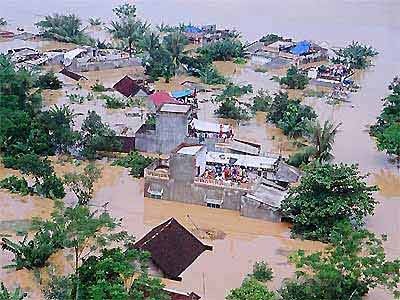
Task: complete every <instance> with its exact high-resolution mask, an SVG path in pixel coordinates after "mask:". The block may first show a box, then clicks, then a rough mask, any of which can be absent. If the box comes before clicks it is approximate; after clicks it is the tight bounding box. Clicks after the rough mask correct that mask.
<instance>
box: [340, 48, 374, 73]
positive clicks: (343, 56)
mask: <svg viewBox="0 0 400 300" xmlns="http://www.w3.org/2000/svg"><path fill="white" fill-rule="evenodd" d="M335 53H336V55H337V57H336V58H335V59H333V62H334V63H342V64H346V65H349V66H350V68H354V69H365V68H367V67H368V66H369V64H370V60H371V58H373V57H374V56H376V55H378V54H379V52H378V51H376V50H375V49H374V48H372V47H371V46H367V45H363V44H361V43H359V42H355V41H353V42H352V43H351V44H350V45H348V46H347V47H345V48H343V49H340V50H337V51H335Z"/></svg>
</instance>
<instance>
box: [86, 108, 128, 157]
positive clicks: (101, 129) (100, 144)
mask: <svg viewBox="0 0 400 300" xmlns="http://www.w3.org/2000/svg"><path fill="white" fill-rule="evenodd" d="M80 146H81V154H82V156H84V157H85V158H87V159H95V158H96V156H97V151H114V150H116V149H119V147H120V146H121V144H120V143H119V142H118V140H117V139H116V137H115V132H114V131H113V130H112V129H111V128H110V127H109V126H108V125H107V124H104V123H103V122H102V121H101V117H100V116H99V115H98V114H97V113H96V112H95V111H90V112H89V114H88V116H87V117H86V119H85V120H84V121H83V124H82V127H81V140H80Z"/></svg>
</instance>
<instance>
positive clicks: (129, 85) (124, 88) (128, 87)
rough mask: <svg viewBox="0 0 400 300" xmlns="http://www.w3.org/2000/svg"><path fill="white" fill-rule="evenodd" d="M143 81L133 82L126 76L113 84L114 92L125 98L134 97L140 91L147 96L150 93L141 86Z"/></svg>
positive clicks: (133, 80)
mask: <svg viewBox="0 0 400 300" xmlns="http://www.w3.org/2000/svg"><path fill="white" fill-rule="evenodd" d="M143 84H144V82H143V80H140V79H138V80H135V79H132V78H131V77H129V76H128V75H126V76H125V77H124V78H122V79H121V80H120V81H118V82H117V83H116V84H114V87H113V88H114V90H116V91H118V92H120V93H121V94H122V95H124V96H125V97H132V96H135V95H136V94H137V93H138V92H139V91H140V90H142V91H144V92H145V93H146V94H147V95H150V94H151V93H150V92H149V91H148V90H147V88H146V87H145V86H144V85H143Z"/></svg>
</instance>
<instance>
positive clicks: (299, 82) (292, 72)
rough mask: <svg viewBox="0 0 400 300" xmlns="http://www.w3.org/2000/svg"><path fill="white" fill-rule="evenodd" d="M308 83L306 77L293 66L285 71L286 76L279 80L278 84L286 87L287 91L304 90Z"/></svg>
mask: <svg viewBox="0 0 400 300" xmlns="http://www.w3.org/2000/svg"><path fill="white" fill-rule="evenodd" d="M308 82H309V80H308V77H307V75H304V74H302V73H301V72H300V71H299V69H298V68H297V67H296V66H294V65H292V66H291V67H290V68H289V69H288V70H287V72H286V76H285V77H282V78H281V79H280V84H282V85H286V86H287V87H288V88H289V89H299V90H304V88H305V87H306V85H307V84H308Z"/></svg>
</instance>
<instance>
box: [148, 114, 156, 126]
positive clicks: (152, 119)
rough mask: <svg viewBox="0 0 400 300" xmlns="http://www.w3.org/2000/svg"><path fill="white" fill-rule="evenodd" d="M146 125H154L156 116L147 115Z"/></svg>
mask: <svg viewBox="0 0 400 300" xmlns="http://www.w3.org/2000/svg"><path fill="white" fill-rule="evenodd" d="M146 125H148V126H156V116H154V115H148V116H147V119H146Z"/></svg>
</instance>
